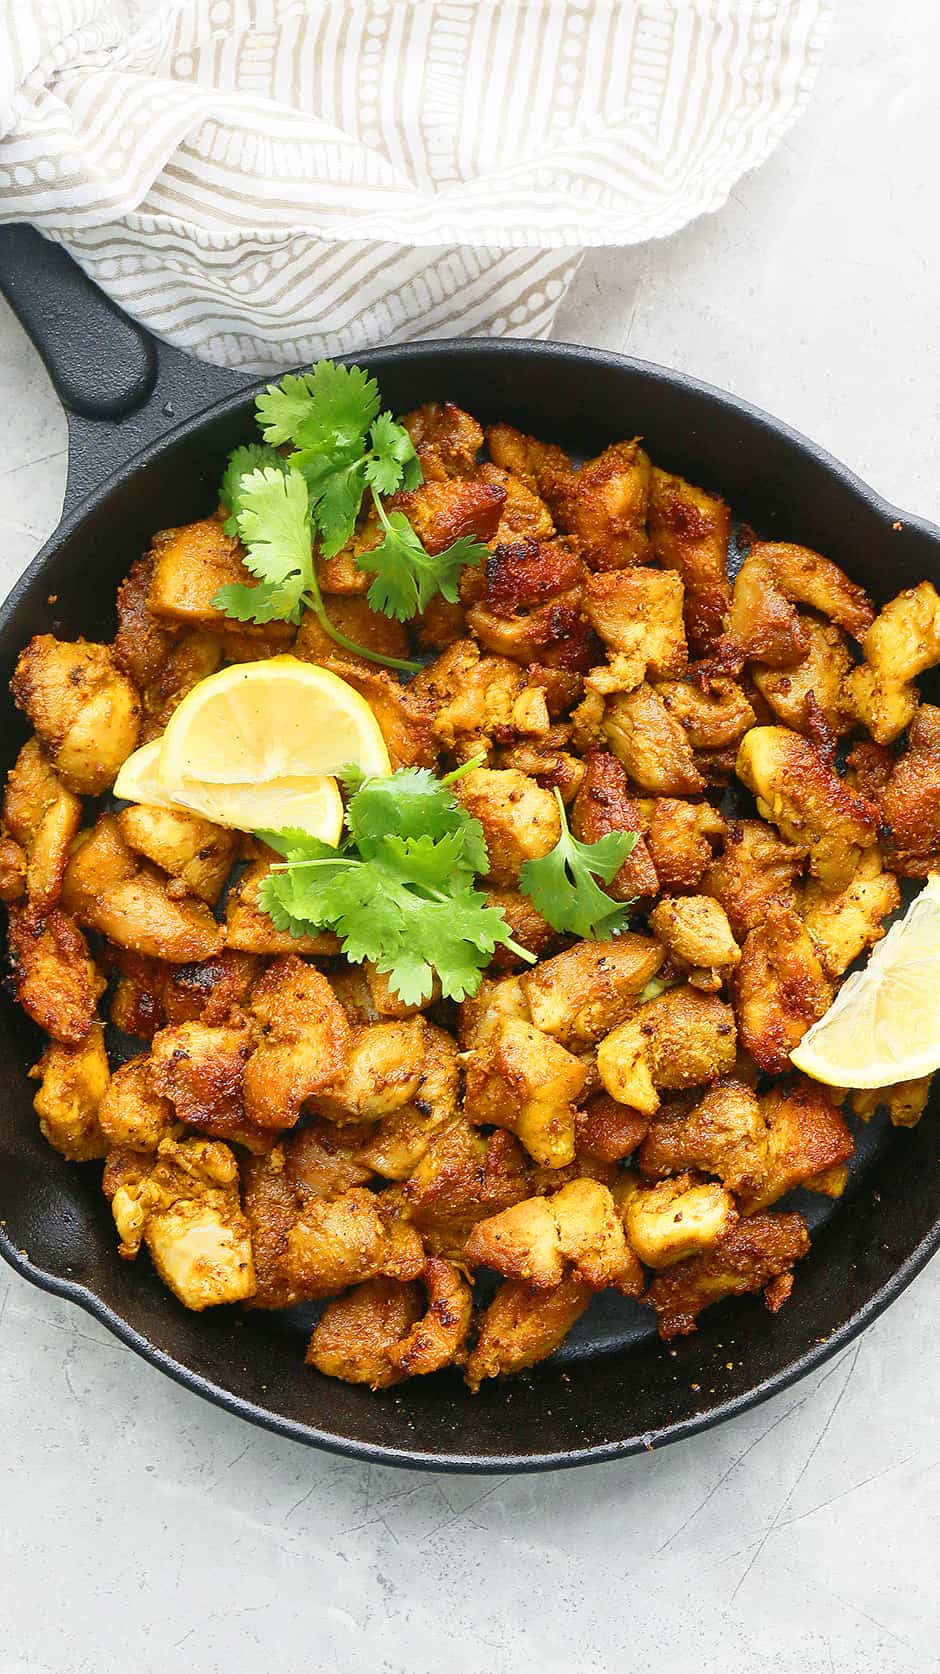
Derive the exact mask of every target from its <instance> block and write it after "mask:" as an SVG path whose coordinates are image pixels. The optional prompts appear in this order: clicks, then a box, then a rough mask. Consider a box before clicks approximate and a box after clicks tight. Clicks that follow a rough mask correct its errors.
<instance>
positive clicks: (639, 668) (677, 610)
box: [584, 569, 689, 690]
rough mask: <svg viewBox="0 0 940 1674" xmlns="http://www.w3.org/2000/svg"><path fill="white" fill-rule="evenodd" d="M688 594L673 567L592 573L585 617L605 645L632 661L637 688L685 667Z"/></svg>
mask: <svg viewBox="0 0 940 1674" xmlns="http://www.w3.org/2000/svg"><path fill="white" fill-rule="evenodd" d="M682 597H683V594H682V583H681V581H680V580H679V578H678V576H676V575H673V574H672V573H671V572H670V571H668V570H667V571H662V570H647V569H627V570H606V571H601V572H600V573H599V574H597V575H592V576H589V577H588V579H587V582H586V583H585V587H584V612H585V615H586V616H587V618H588V620H589V621H590V622H591V623H592V625H593V627H594V628H595V629H596V631H597V633H598V634H599V635H600V638H601V639H602V640H603V641H604V644H605V645H606V646H607V647H608V648H609V649H610V650H611V651H614V652H619V654H620V655H621V657H623V658H624V659H627V660H628V661H629V663H630V666H631V669H632V671H633V674H634V675H635V678H633V682H632V683H633V685H634V686H639V685H640V682H641V681H643V680H645V679H646V678H647V676H649V677H650V678H652V679H654V680H656V679H665V678H666V677H667V676H668V675H671V674H681V673H682V670H683V669H684V668H685V666H686V663H687V662H688V660H689V654H688V648H687V646H686V643H685V628H684V626H683V621H682ZM624 673H625V678H626V672H625V670H624ZM623 689H624V690H629V689H630V688H629V687H627V686H624V688H623Z"/></svg>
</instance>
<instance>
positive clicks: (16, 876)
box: [0, 834, 26, 906]
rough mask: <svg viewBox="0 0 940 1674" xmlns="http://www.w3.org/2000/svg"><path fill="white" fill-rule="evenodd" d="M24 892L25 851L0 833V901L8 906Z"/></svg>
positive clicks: (19, 899)
mask: <svg viewBox="0 0 940 1674" xmlns="http://www.w3.org/2000/svg"><path fill="white" fill-rule="evenodd" d="M25 894H26V851H25V849H21V848H20V845H19V843H16V842H14V840H13V838H12V837H4V836H3V835H2V834H0V901H2V902H3V903H4V905H5V906H9V905H10V903H11V901H21V900H22V898H23V896H24V895H25Z"/></svg>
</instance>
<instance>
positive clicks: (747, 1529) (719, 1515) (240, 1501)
mask: <svg viewBox="0 0 940 1674" xmlns="http://www.w3.org/2000/svg"><path fill="white" fill-rule="evenodd" d="M938 54H940V14H938V13H937V11H936V10H935V8H933V7H928V6H927V5H926V4H924V0H897V3H895V4H894V5H892V6H891V7H890V8H886V7H885V6H884V5H883V3H882V0H852V3H851V4H844V5H843V8H842V17H841V20H840V21H839V22H837V26H836V30H835V33H834V38H833V41H832V46H831V51H830V56H829V62H828V64H827V67H826V69H825V71H824V73H823V75H822V77H821V79H820V82H819V86H818V90H817V94H816V98H815V102H814V105H813V108H812V110H811V112H810V113H809V115H808V116H807V117H806V119H805V120H804V122H803V123H802V125H801V127H800V128H799V129H798V130H797V131H795V132H794V133H793V134H792V135H791V136H790V137H789V138H788V140H787V141H786V143H785V144H784V145H783V146H782V147H781V149H780V150H779V152H778V153H777V155H776V156H775V157H774V158H773V159H772V160H771V162H770V163H769V164H768V165H767V167H766V168H765V169H764V170H763V171H762V172H761V173H759V174H758V175H756V176H753V177H751V178H749V179H747V180H746V181H744V182H743V183H742V184H741V185H740V187H739V188H738V189H737V190H736V192H735V195H734V199H733V201H732V202H731V203H729V205H728V206H727V208H726V209H725V210H724V211H723V212H722V213H721V214H719V215H716V216H715V217H713V218H712V219H710V220H708V221H704V222H702V223H700V224H699V225H697V226H695V227H692V228H691V229H689V230H687V231H686V232H685V233H683V234H682V235H680V236H679V237H677V238H674V239H672V240H670V241H669V242H668V243H665V244H662V245H660V246H657V247H653V248H648V249H645V250H640V251H635V252H627V253H616V252H605V253H603V254H600V255H598V256H596V257H593V258H591V259H589V260H588V261H587V262H586V263H585V266H584V268H583V270H582V273H581V276H580V278H579V281H578V284H577V288H576V290H575V291H574V293H573V294H572V295H571V297H570V299H569V300H568V301H567V302H566V304H565V309H564V315H563V319H562V321H561V327H560V330H559V335H565V336H568V337H570V338H574V339H577V340H580V341H584V342H592V343H603V344H607V345H612V346H614V347H621V346H623V347H626V348H627V349H629V350H630V351H632V352H634V353H636V354H638V355H641V356H645V357H647V358H649V359H652V360H661V361H664V362H666V363H668V364H671V365H674V366H682V367H685V368H687V369H688V370H689V371H691V372H693V373H696V374H698V375H699V376H702V377H705V378H707V379H711V380H712V381H714V382H716V383H719V384H723V385H725V386H727V387H729V388H731V389H733V390H735V391H738V392H740V393H741V394H743V395H746V396H748V397H749V398H751V399H752V400H754V401H756V402H758V403H760V404H762V405H764V406H766V407H768V408H770V409H771V410H772V411H774V412H777V413H779V414H780V415H781V416H782V417H784V418H786V419H788V420H790V421H791V422H792V423H794V424H795V425H797V426H798V427H799V428H801V429H803V430H805V431H807V432H808V433H809V434H811V435H813V436H814V437H816V438H817V439H818V440H820V441H821V442H823V443H825V444H826V445H827V446H829V447H830V448H831V449H832V451H833V452H835V453H836V454H837V455H840V456H841V457H842V458H844V459H845V460H847V461H848V462H849V463H850V464H852V465H853V466H855V467H856V469H857V470H858V471H860V472H861V474H862V475H863V476H866V477H867V478H868V479H869V480H870V481H871V482H872V483H873V484H874V485H875V486H876V487H878V488H879V489H880V490H881V491H882V492H883V493H885V494H887V495H888V496H889V497H891V498H893V499H894V500H895V501H896V502H897V503H898V504H899V505H902V506H904V507H905V508H906V509H908V510H912V511H916V512H920V513H923V514H926V515H928V516H932V517H934V518H940V487H938V476H937V463H936V462H937V456H938V441H940V438H938V427H937V393H936V392H937V389H938V385H940V332H938V330H937V318H936V304H937V283H936V275H937V258H938V250H940V239H938V232H937V214H936V187H937V170H936V158H937V156H938V154H940V107H938V103H937V99H936V88H935V82H934V77H933V73H932V65H933V63H935V62H936V59H937V57H938ZM0 391H2V414H3V418H2V427H0V434H2V436H3V444H4V445H3V451H2V454H0V563H2V569H0V584H2V585H3V586H4V587H5V586H6V585H8V584H10V583H11V582H12V580H13V579H14V577H15V575H16V574H17V573H18V572H19V570H20V569H21V568H22V566H23V565H24V564H25V562H26V561H27V559H28V558H29V557H30V555H31V553H32V552H33V551H34V550H35V548H36V546H37V545H38V544H39V542H40V539H41V538H42V537H43V536H44V535H45V534H46V533H47V532H48V530H49V529H50V528H51V527H52V525H53V524H54V522H55V518H56V514H57V508H58V505H59V501H60V498H61V493H62V485H63V479H64V468H65V456H64V441H65V436H64V424H63V421H62V419H61V416H60V415H59V414H58V412H57V410H56V406H55V402H54V399H53V397H52V395H51V392H50V390H49V388H48V386H47V384H46V382H45V378H44V376H43V374H42V372H41V369H40V368H39V367H38V364H37V362H36V360H35V357H34V356H33V354H32V352H31V350H30V349H29V348H28V346H27V345H26V344H25V343H24V342H23V340H22V338H21V336H20V334H19V332H18V330H17V329H16V327H15V326H14V324H13V322H12V321H11V320H10V319H9V317H8V316H7V315H5V314H4V315H3V316H2V317H0ZM938 1329H940V1267H938V1266H937V1265H936V1264H934V1266H933V1267H932V1268H930V1269H928V1271H927V1272H926V1273H925V1274H923V1275H922V1277H921V1278H920V1279H919V1280H918V1281H917V1282H916V1283H915V1284H914V1285H913V1286H912V1287H911V1289H910V1290H909V1291H908V1293H907V1294H906V1295H905V1296H904V1297H903V1298H902V1299H901V1301H900V1302H899V1303H898V1304H897V1305H896V1306H895V1307H894V1308H893V1309H891V1311H890V1313H889V1314H888V1315H887V1316H886V1317H885V1318H884V1319H882V1320H881V1321H880V1322H879V1323H878V1324H877V1325H876V1326H875V1327H874V1328H873V1329H872V1330H871V1331H869V1332H868V1333H867V1334H866V1336H865V1337H864V1338H863V1339H862V1340H861V1341H860V1342H859V1343H857V1344H856V1345H854V1346H853V1347H852V1348H850V1349H849V1350H848V1351H847V1352H846V1353H844V1354H843V1355H842V1356H841V1358H839V1359H838V1360H837V1361H835V1362H834V1363H832V1364H831V1365H829V1366H828V1367H826V1368H825V1369H824V1370H823V1371H822V1372H821V1373H819V1374H817V1375H816V1376H815V1377H813V1378H811V1379H809V1380H807V1381H806V1382H805V1383H803V1384H802V1385H800V1386H798V1387H797V1388H796V1389H793V1390H791V1391H789V1392H788V1393H786V1394H784V1395H782V1396H781V1397H779V1398H778V1399H777V1400H775V1401H774V1402H772V1403H770V1404H768V1405H766V1406H763V1407H761V1408H760V1409H758V1410H757V1411H755V1412H752V1413H750V1414H748V1415H747V1416H745V1417H744V1418H742V1419H740V1420H738V1421H737V1422H735V1423H733V1424H729V1425H726V1426H725V1427H724V1428H723V1429H721V1430H719V1431H716V1432H712V1433H710V1434H707V1435H704V1436H700V1437H698V1438H696V1439H694V1440H692V1441H689V1442H686V1443H683V1444H681V1445H680V1446H677V1447H674V1448H670V1449H667V1450H666V1451H665V1452H663V1453H662V1454H660V1455H654V1456H652V1457H645V1458H642V1459H638V1460H632V1461H631V1460H628V1461H625V1462H623V1463H616V1464H610V1465H603V1466H595V1467H592V1468H590V1469H584V1470H580V1471H577V1472H573V1473H556V1474H551V1475H547V1476H542V1477H528V1478H508V1477H489V1478H477V1479H473V1478H454V1477H447V1476H424V1475H418V1474H411V1473H402V1472H397V1471H391V1470H386V1469H381V1468H372V1469H368V1468H363V1467H359V1466H355V1465H351V1464H348V1463H345V1462H343V1461H341V1460H337V1459H332V1458H328V1457H326V1456H320V1455H317V1454H315V1453H312V1452H309V1451H306V1450H304V1449H302V1448H300V1447H297V1446H295V1445H293V1444H290V1443H287V1442H282V1441H278V1440H275V1439H273V1438H271V1437H268V1436H266V1435H264V1434H262V1433H260V1432H258V1431H256V1430H253V1429H249V1428H248V1427H246V1426H244V1425H242V1424H240V1423H239V1422H238V1421H236V1420H235V1419H232V1418H229V1417H227V1416H225V1415H224V1414H222V1413H219V1412H217V1411H215V1410H214V1409H213V1408H211V1407H208V1406H205V1405H203V1404H202V1403H201V1402H200V1401H198V1400H197V1399H196V1398H195V1397H193V1396H191V1395H188V1394H186V1393H184V1392H183V1391H182V1390H180V1389H177V1388H176V1387H175V1385H173V1384H171V1383H169V1382H168V1381H167V1380H166V1379H165V1378H163V1377H161V1376H160V1375H159V1374H158V1373H157V1372H155V1371H153V1370H151V1369H150V1368H149V1367H148V1366H145V1365H143V1364H142V1363H141V1362H140V1361H138V1360H137V1359H136V1358H135V1357H134V1356H133V1355H132V1354H130V1353H129V1352H127V1351H126V1350H125V1349H123V1348H122V1347H120V1346H119V1345H118V1344H117V1343H115V1342H114V1341H112V1340H111V1339H110V1338H109V1337H108V1336H107V1335H106V1333H105V1332H104V1331H103V1330H101V1329H100V1328H99V1327H98V1326H97V1325H96V1324H95V1323H94V1322H92V1321H90V1320H88V1319H87V1318H85V1317H84V1316H83V1315H82V1314H79V1313H78V1312H77V1311H75V1310H73V1309H71V1308H70V1307H68V1306H66V1305H65V1304H62V1303H59V1302H56V1301H54V1300H52V1299H49V1298H47V1297H44V1296H42V1295H40V1294H39V1293H37V1292H34V1291H32V1290H31V1289H29V1288H28V1287H27V1286H26V1285H25V1284H24V1283H22V1282H21V1281H20V1280H19V1279H16V1278H14V1277H12V1276H11V1275H9V1274H8V1273H7V1272H6V1271H4V1272H3V1273H0V1435H2V1438H3V1440H2V1445H0V1481H2V1503H3V1512H4V1514H3V1517H2V1519H0V1623H2V1631H0V1674H92V1671H93V1674H127V1671H128V1670H129V1669H132V1670H134V1671H135V1674H137V1671H140V1674H183V1671H186V1670H190V1669H192V1670H198V1674H220V1671H222V1670H225V1674H256V1671H257V1670H269V1669H275V1668H278V1669H281V1668H283V1669H286V1670H293V1669H297V1668H304V1669H305V1670H306V1671H307V1674H438V1671H439V1670H440V1669H442V1668H446V1669H447V1670H448V1671H449V1674H517V1671H519V1674H522V1671H523V1670H525V1671H528V1670H530V1669H534V1668H538V1669H539V1670H543V1671H544V1674H563V1671H564V1674H619V1671H620V1670H622V1669H626V1668H629V1669H631V1670H635V1671H636V1674H641V1671H642V1674H645V1671H646V1670H654V1669H655V1670H656V1671H657V1674H687V1671H688V1670H689V1669H690V1668H694V1669H696V1670H699V1671H701V1674H726V1671H727V1670H728V1669H731V1670H733V1671H735V1674H765V1671H766V1674H771V1671H774V1674H790V1671H795V1670H799V1671H800V1674H836V1671H838V1674H868V1671H869V1670H870V1671H872V1674H875V1671H877V1674H902V1671H904V1674H907V1671H910V1670H922V1669H929V1668H934V1667H937V1666H940V1640H938V1634H940V1601H938V1590H937V1584H936V1583H937V1559H936V1553H937V1549H938V1537H940V1443H938V1439H937V1437H938V1431H937V1425H936V1418H935V1413H936V1408H937V1403H938V1398H940V1359H938V1356H937V1354H936V1352H935V1349H934V1332H935V1331H937V1330H938Z"/></svg>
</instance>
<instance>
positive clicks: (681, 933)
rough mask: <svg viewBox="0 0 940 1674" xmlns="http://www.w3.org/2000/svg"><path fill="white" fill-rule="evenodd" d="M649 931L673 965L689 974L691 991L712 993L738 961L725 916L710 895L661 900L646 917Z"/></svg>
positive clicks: (737, 951) (739, 954) (738, 950)
mask: <svg viewBox="0 0 940 1674" xmlns="http://www.w3.org/2000/svg"><path fill="white" fill-rule="evenodd" d="M650 929H651V930H652V931H653V933H654V934H655V935H656V936H658V937H659V939H660V941H662V942H665V944H666V947H667V949H668V951H669V955H670V957H671V959H672V961H673V963H674V964H676V965H677V966H678V967H679V969H680V970H688V971H690V973H691V974H690V976H689V981H690V983H691V984H692V986H693V988H703V989H707V990H710V991H711V992H712V993H714V992H716V991H717V990H718V989H719V988H720V987H721V986H722V983H724V982H725V981H727V979H728V977H729V975H730V974H731V972H732V971H733V970H734V968H735V966H736V965H737V964H738V963H739V961H740V958H741V950H740V948H739V947H738V944H737V942H736V941H735V939H734V937H733V935H732V934H731V926H730V924H729V923H728V917H727V914H726V913H725V910H724V908H723V907H721V906H719V904H718V902H717V901H713V900H712V898H711V896H710V895H680V896H677V897H666V898H664V899H663V900H661V901H659V902H658V903H657V905H656V907H654V909H653V911H652V912H651V913H650Z"/></svg>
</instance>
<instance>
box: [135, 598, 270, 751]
mask: <svg viewBox="0 0 940 1674" xmlns="http://www.w3.org/2000/svg"><path fill="white" fill-rule="evenodd" d="M278 625H279V624H272V626H278ZM250 631H255V632H256V631H257V630H250ZM223 650H224V651H225V654H226V655H227V656H228V657H229V659H230V660H231V661H233V662H234V661H235V660H236V656H237V655H238V654H241V653H243V655H242V660H243V661H245V660H252V659H254V658H255V657H261V656H266V655H269V654H273V653H274V652H275V651H278V650H283V645H282V644H279V642H278V641H277V640H275V639H272V640H271V641H265V640H261V641H259V640H256V639H249V638H248V637H247V635H246V636H245V637H244V638H242V637H241V636H239V637H238V638H236V636H235V635H234V634H232V633H225V634H223V635H221V636H220V635H218V634H213V633H209V632H208V631H207V630H204V629H202V628H190V629H189V630H188V631H187V632H184V633H181V634H180V635H179V638H178V639H175V640H174V642H173V645H172V647H171V649H170V652H169V654H168V656H167V658H166V661H165V662H164V664H163V666H162V668H161V669H160V671H159V673H158V674H157V675H156V676H155V678H154V679H153V680H151V681H150V682H149V684H148V685H146V686H145V687H144V688H143V691H142V692H141V697H142V699H143V717H142V720H141V730H140V742H141V744H147V743H149V742H150V740H151V739H154V738H159V736H160V734H161V733H162V732H163V730H164V728H165V727H166V724H167V722H168V720H169V719H170V716H171V715H172V713H173V711H174V709H175V708H176V707H177V705H178V704H179V703H180V702H181V701H182V699H183V698H184V697H185V696H186V693H187V692H191V691H192V689H193V687H194V686H197V685H198V684H199V681H200V680H208V678H209V675H210V674H215V672H216V670H217V669H218V668H220V667H221V665H222V654H223ZM115 657H117V648H116V647H115ZM118 661H120V659H119V658H118Z"/></svg>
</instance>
